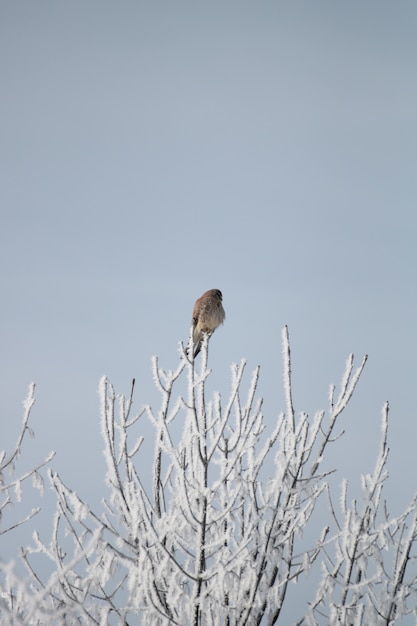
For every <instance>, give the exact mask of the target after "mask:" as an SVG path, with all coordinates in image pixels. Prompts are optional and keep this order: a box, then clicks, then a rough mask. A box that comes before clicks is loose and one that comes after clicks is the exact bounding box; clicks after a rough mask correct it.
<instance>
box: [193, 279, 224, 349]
mask: <svg viewBox="0 0 417 626" xmlns="http://www.w3.org/2000/svg"><path fill="white" fill-rule="evenodd" d="M222 300H223V295H222V292H221V291H220V290H219V289H209V291H206V292H205V293H203V295H202V296H201V297H200V298H198V300H197V301H196V303H195V305H194V309H193V319H192V327H193V342H194V358H195V357H196V356H197V354H198V353H199V352H200V350H201V344H202V341H203V337H204V334H205V333H207V334H208V336H209V337H210V336H211V335H212V334H213V333H214V331H215V330H216V328H217V327H218V326H220V324H223V322H224V319H225V317H226V313H225V312H224V308H223V305H222Z"/></svg>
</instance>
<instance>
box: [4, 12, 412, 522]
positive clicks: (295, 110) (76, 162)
mask: <svg viewBox="0 0 417 626" xmlns="http://www.w3.org/2000/svg"><path fill="white" fill-rule="evenodd" d="M416 24H417V4H416V3H415V2H414V1H411V0H410V1H403V0H398V1H397V2H392V1H387V0H370V1H368V2H330V1H321V0H318V1H315V2H311V1H300V2H294V1H293V0H288V1H285V2H280V1H277V2H276V1H274V2H272V1H268V2H263V1H261V2H253V3H247V2H228V3H225V2H217V1H210V2H205V3H201V2H191V1H190V2H182V1H181V0H180V1H176V2H172V1H170V2H159V1H155V2H140V1H138V2H127V1H123V2H108V1H103V0H100V1H97V0H91V1H90V2H88V3H86V2H82V1H79V0H72V1H71V2H55V1H49V2H45V1H43V0H38V1H37V2H33V1H25V2H20V1H16V2H6V1H3V2H2V3H1V4H0V79H1V88H0V120H1V121H0V128H1V140H0V177H1V184H0V211H1V228H0V238H1V242H0V254H1V264H0V272H1V293H2V304H1V319H2V323H1V328H0V332H1V344H0V345H1V351H0V367H1V376H0V401H1V407H0V410H1V413H0V433H1V439H0V448H2V447H4V445H7V446H9V443H10V442H11V441H13V439H14V438H15V436H16V434H17V430H18V424H19V422H20V419H21V415H22V408H21V401H22V400H23V399H24V397H25V395H26V389H27V386H28V384H29V383H30V382H31V381H35V382H36V383H37V398H38V399H37V404H36V406H35V410H34V414H33V421H32V426H33V428H34V430H35V431H36V440H35V441H34V442H31V443H30V444H29V447H28V448H27V453H26V456H25V462H26V463H27V464H29V465H30V463H31V461H32V460H33V462H34V461H35V460H38V459H40V458H41V457H42V456H45V455H46V453H47V452H48V451H49V450H50V449H54V450H56V451H57V456H56V458H55V460H54V462H53V467H54V469H56V470H58V471H59V473H60V474H61V476H62V478H63V479H64V480H65V481H66V482H67V483H68V484H70V485H71V486H72V487H73V488H75V489H76V490H79V491H80V493H81V495H83V496H84V497H86V498H87V499H90V501H95V499H96V500H97V501H99V500H100V498H101V497H102V496H103V495H104V494H105V489H104V485H103V472H104V465H103V457H102V453H101V450H102V443H101V439H100V428H99V417H98V414H99V413H98V396H97V387H98V382H99V379H100V377H101V375H103V374H107V375H108V376H109V378H110V379H111V381H112V382H113V383H114V384H115V386H116V388H117V390H118V391H119V392H123V393H128V392H129V389H130V381H131V379H132V378H133V377H135V378H136V379H137V383H138V385H137V391H136V396H135V401H136V404H135V406H136V407H137V408H139V407H140V406H141V405H142V404H144V403H153V402H155V400H158V396H157V395H156V393H155V390H154V385H153V382H152V376H151V370H150V357H151V355H153V354H158V355H159V357H160V360H161V366H162V367H164V368H166V369H170V368H175V366H176V363H177V359H178V352H177V350H178V342H179V341H180V340H185V339H186V338H187V336H188V331H189V326H190V318H191V311H192V307H193V304H194V301H195V299H196V298H197V297H198V296H200V295H201V294H202V293H203V292H204V291H205V290H207V289H210V288H214V287H216V288H220V289H221V290H222V292H223V296H224V307H225V309H226V314H227V319H226V323H225V325H224V327H221V328H220V329H219V330H218V331H216V333H215V335H214V337H213V339H212V342H211V349H210V366H211V367H212V368H213V380H212V382H211V385H212V386H213V387H215V388H218V389H220V390H221V391H222V392H223V393H226V392H227V390H228V387H229V380H230V373H229V372H230V370H229V367H230V364H231V363H232V362H238V361H240V359H241V358H247V359H248V368H249V372H250V371H252V369H253V368H254V367H255V366H256V365H258V364H260V365H261V385H260V393H261V394H263V395H264V397H265V417H266V421H267V423H268V424H271V425H272V424H273V423H274V420H275V418H276V416H277V415H278V413H279V412H280V410H282V409H283V408H284V406H283V400H282V397H283V396H282V391H281V380H282V374H281V329H282V327H283V326H284V324H288V326H289V329H290V337H291V340H292V353H293V373H294V401H295V406H296V409H297V410H299V411H300V410H305V411H307V412H309V413H314V412H315V411H316V410H318V409H321V408H326V406H327V394H328V387H329V384H330V383H331V382H335V383H337V382H339V380H340V378H341V375H342V372H343V367H344V362H345V359H346V357H347V355H348V354H349V353H350V352H354V353H355V356H356V357H357V359H358V362H359V360H360V359H361V357H362V356H363V354H365V353H367V354H369V361H368V363H367V366H366V368H365V372H364V374H363V378H362V380H361V382H360V385H359V388H358V390H357V394H356V398H355V401H354V402H353V403H352V406H351V409H350V410H349V411H348V413H347V414H346V415H345V418H344V421H343V426H344V427H345V428H346V431H347V433H346V436H345V437H344V438H343V439H342V440H340V441H339V442H338V443H337V447H335V449H334V458H333V459H330V461H329V462H334V463H335V464H337V466H338V467H339V474H338V476H339V478H340V480H342V478H343V476H345V475H349V476H350V477H351V478H352V479H354V478H355V477H357V478H359V476H360V474H361V473H365V472H368V471H371V470H372V468H373V463H374V458H375V455H376V450H377V445H378V441H379V434H380V426H379V420H380V411H381V408H382V405H383V403H384V401H385V400H387V399H388V400H390V406H391V412H390V416H391V430H390V445H391V456H390V464H389V469H390V474H391V484H390V491H389V492H390V494H391V497H392V501H393V509H394V511H393V512H394V513H395V512H396V513H398V512H399V510H398V509H397V508H396V507H397V506H398V507H403V506H404V505H405V503H406V502H407V501H408V500H409V499H410V498H411V496H412V494H413V493H414V492H415V491H416V488H417V478H416V477H417V460H416V454H415V445H416V443H415V442H416V438H417V425H416V424H417V420H416V417H417V416H416V407H417V385H416V380H417V356H416V355H417V341H416V330H415V325H416V319H417V288H416V283H417V280H416V278H417V276H416V274H417V253H416V235H417V226H416V200H417V183H416V163H417V75H416V74H417V72H416V59H417V39H416ZM249 372H248V373H249ZM248 378H249V376H248ZM3 442H5V443H4V444H3ZM42 519H44V518H42ZM45 520H46V521H45V526H44V527H43V528H42V530H43V532H44V533H45V534H46V533H48V532H49V525H50V515H49V518H48V517H46V518H45ZM42 523H43V522H42Z"/></svg>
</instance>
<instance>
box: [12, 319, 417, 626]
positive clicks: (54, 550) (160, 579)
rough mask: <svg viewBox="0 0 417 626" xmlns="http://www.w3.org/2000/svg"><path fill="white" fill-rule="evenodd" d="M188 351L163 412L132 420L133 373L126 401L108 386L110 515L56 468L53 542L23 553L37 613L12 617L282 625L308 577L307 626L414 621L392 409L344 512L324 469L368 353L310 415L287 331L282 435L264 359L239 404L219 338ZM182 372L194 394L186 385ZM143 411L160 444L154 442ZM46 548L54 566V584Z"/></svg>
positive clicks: (159, 379)
mask: <svg viewBox="0 0 417 626" xmlns="http://www.w3.org/2000/svg"><path fill="white" fill-rule="evenodd" d="M181 350H182V355H181V360H180V363H179V366H178V368H177V370H176V371H170V372H164V371H163V370H161V369H160V367H159V363H158V360H157V359H156V358H155V359H154V362H153V371H154V379H155V382H156V385H157V387H158V390H159V392H160V396H161V403H160V407H159V409H158V410H154V409H152V408H151V407H150V406H144V407H143V408H142V409H141V410H140V411H139V413H137V414H133V411H132V405H133V392H134V381H133V384H132V389H131V393H130V395H129V396H128V397H124V396H117V395H116V393H115V391H114V389H113V387H112V385H111V384H110V382H109V381H108V380H107V379H106V378H103V379H102V381H101V383H100V397H101V422H102V434H103V438H104V443H105V458H106V463H107V476H106V481H107V486H108V492H109V497H108V498H107V500H106V501H104V503H103V511H102V512H101V513H97V512H95V511H93V510H92V508H91V507H90V506H89V505H88V503H87V502H83V501H82V500H81V499H80V497H79V496H78V495H77V494H76V493H75V492H73V491H72V490H71V489H69V488H68V487H67V486H66V485H65V484H64V483H63V481H62V480H61V478H60V476H59V475H58V474H57V473H56V472H50V479H51V482H52V485H53V487H54V489H55V491H56V494H57V498H58V509H57V513H56V516H55V519H54V529H53V534H52V539H51V541H50V543H49V544H46V543H45V542H43V541H41V538H40V537H39V536H38V535H36V537H35V540H36V541H35V545H34V546H32V547H31V549H30V550H26V551H24V553H23V558H24V561H25V563H26V565H27V567H28V569H29V572H30V574H31V585H32V587H31V590H32V591H31V593H32V601H31V604H30V611H31V613H30V615H28V614H27V613H26V614H25V610H26V611H27V610H29V609H28V608H27V607H26V608H25V606H23V605H21V606H20V609H19V611H20V612H19V611H18V610H17V609H16V610H13V609H14V607H12V606H10V603H9V607H8V619H9V622H10V623H22V624H23V623H29V621H30V623H34V624H54V623H56V624H62V623H64V624H78V623H79V624H103V625H104V624H129V625H133V624H140V625H144V626H145V625H152V626H154V625H155V626H158V625H160V626H168V625H179V626H220V625H222V626H254V625H261V626H262V625H265V626H266V625H268V626H271V625H273V624H278V623H284V621H283V620H284V619H286V620H288V616H285V615H284V610H285V606H286V600H287V599H288V596H289V594H290V589H291V590H292V591H294V590H295V592H296V590H297V585H296V583H297V581H300V580H301V579H302V577H304V576H307V575H308V574H309V575H310V578H312V577H314V579H315V580H316V585H315V592H314V593H313V594H312V597H309V598H307V597H306V598H300V602H299V607H300V608H299V613H300V617H299V619H298V621H297V623H298V624H300V625H301V624H308V625H312V624H323V625H324V624H326V625H328V624H332V625H333V624H343V625H344V626H345V625H348V624H355V625H362V626H369V624H372V625H373V624H377V625H379V624H381V625H382V624H386V625H388V624H394V623H396V622H397V621H398V620H400V619H401V617H403V616H406V615H408V614H410V615H414V616H416V615H417V609H416V607H417V599H416V591H417V578H416V570H415V559H414V554H413V551H415V547H416V545H415V539H416V532H417V518H416V515H417V506H416V501H415V500H413V501H412V502H411V504H410V506H409V507H408V508H407V509H406V511H405V512H404V513H403V514H402V515H400V516H399V517H396V518H390V516H389V513H388V507H387V505H386V503H385V502H384V500H383V498H382V492H383V486H384V481H385V480H386V460H387V454H388V449H387V425H388V406H386V407H385V409H384V412H383V433H382V443H381V446H380V451H379V454H378V456H377V461H376V465H375V469H374V471H373V473H372V474H370V475H369V476H365V477H364V478H363V480H362V489H363V499H362V503H361V504H359V503H358V502H356V501H353V502H351V503H348V497H347V487H346V488H344V490H343V493H342V498H341V506H340V505H339V504H338V506H337V507H336V506H335V502H336V501H339V500H340V497H339V495H337V496H336V497H334V496H333V495H332V494H331V490H330V486H329V480H328V474H326V472H324V471H322V470H321V468H322V467H323V466H324V463H323V459H324V458H325V455H326V452H327V449H328V447H329V446H331V445H337V444H336V443H335V442H336V441H337V439H338V433H337V431H336V426H337V423H338V420H339V417H340V415H341V414H342V412H343V411H344V410H345V408H346V406H347V404H348V403H349V400H350V399H351V397H352V394H353V392H354V390H355V387H356V384H357V383H358V380H359V378H360V375H361V373H362V370H363V367H364V365H365V362H366V357H365V358H364V359H363V360H362V362H361V363H360V365H359V366H358V367H357V368H356V369H355V368H354V362H353V356H351V357H349V359H348V361H347V364H346V370H345V373H344V376H343V379H342V382H341V385H340V389H339V390H338V393H337V394H336V389H335V387H332V388H331V393H330V403H329V405H330V406H329V410H328V412H325V411H321V412H319V413H317V414H316V415H315V416H314V417H313V418H310V417H309V416H308V415H307V414H306V413H300V414H298V413H297V414H296V412H295V411H294V405H293V399H292V383H291V358H290V345H289V338H288V331H287V329H286V328H285V329H284V331H283V354H284V387H285V396H286V408H285V412H283V413H281V414H280V415H279V416H278V417H277V418H276V419H275V420H274V426H273V428H271V430H270V431H269V432H268V428H267V426H266V420H265V419H264V416H263V414H262V401H261V400H258V399H256V390H257V384H258V379H259V368H257V369H256V370H255V371H254V373H253V375H252V379H251V381H250V384H249V387H248V390H247V392H246V393H243V392H242V385H243V379H244V373H245V368H246V363H245V362H242V363H241V364H240V365H234V366H233V367H232V381H231V390H230V395H229V397H228V398H227V399H226V400H223V399H222V398H221V396H220V394H218V393H215V394H214V395H213V396H212V397H211V398H207V397H206V388H207V379H208V377H209V375H210V371H209V370H208V367H207V359H208V345H207V340H205V342H204V343H203V348H202V352H201V361H198V362H196V363H194V362H193V360H192V359H191V360H189V359H188V357H187V353H186V351H185V350H184V348H183V347H182V346H181ZM191 352H192V351H190V353H191ZM184 376H186V377H187V381H188V384H187V393H186V394H185V396H184V394H181V393H177V392H176V389H177V388H181V386H180V381H181V380H182V379H183V377H184ZM145 419H148V420H150V423H151V425H152V427H153V428H152V432H153V437H152V441H149V438H144V436H143V432H144V428H143V421H144V420H145ZM271 421H272V420H271V419H269V420H268V423H269V424H270V423H271ZM150 445H151V448H150ZM317 507H320V516H321V517H320V518H322V517H323V510H324V511H325V512H326V514H325V519H323V524H322V528H321V529H320V530H319V531H318V532H316V534H314V533H313V532H310V533H305V530H306V528H308V527H309V524H310V522H311V520H312V516H313V513H314V511H315V509H316V508H317ZM339 509H340V512H339ZM316 525H317V524H316ZM307 535H308V536H307ZM34 552H35V553H36V552H38V553H41V554H43V555H45V556H46V557H47V558H48V559H49V561H50V564H51V567H52V570H53V572H52V574H51V576H50V577H49V578H48V579H47V580H46V581H42V580H41V578H40V576H39V575H38V574H37V572H36V568H35V567H34V565H33V564H32V563H33V561H32V558H33V557H32V554H33V553H34ZM290 583H294V584H293V585H291V586H290ZM22 606H23V608H22ZM28 618H30V620H29V621H28ZM18 620H20V622H19V621H18ZM25 620H26V621H25ZM5 623H7V621H6V622H5ZM294 623H295V620H294ZM286 624H288V621H286Z"/></svg>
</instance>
